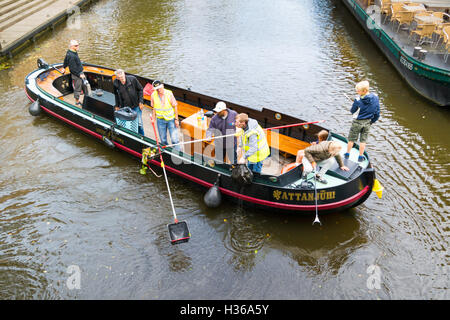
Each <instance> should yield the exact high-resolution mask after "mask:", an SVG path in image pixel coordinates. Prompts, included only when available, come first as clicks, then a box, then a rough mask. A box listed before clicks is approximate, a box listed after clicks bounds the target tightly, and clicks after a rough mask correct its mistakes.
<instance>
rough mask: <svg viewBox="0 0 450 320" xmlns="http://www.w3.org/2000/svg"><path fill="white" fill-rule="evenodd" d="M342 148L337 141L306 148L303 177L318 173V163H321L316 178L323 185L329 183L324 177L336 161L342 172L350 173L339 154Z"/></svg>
mask: <svg viewBox="0 0 450 320" xmlns="http://www.w3.org/2000/svg"><path fill="white" fill-rule="evenodd" d="M341 149H342V146H341V145H340V144H339V142H337V141H322V142H320V143H318V144H315V145H311V146H309V147H308V148H306V149H305V150H304V151H305V156H304V157H303V160H302V163H303V174H302V175H303V177H304V178H305V179H306V176H307V175H308V174H309V173H310V172H312V171H313V170H314V171H316V167H317V162H320V163H319V164H320V166H321V167H322V168H321V169H320V171H319V172H318V173H316V175H315V178H316V180H317V181H319V182H321V183H324V184H325V183H327V180H325V178H324V177H323V176H324V174H325V173H326V172H327V170H328V169H329V168H331V166H332V165H333V163H334V161H335V159H336V161H337V163H338V164H339V167H340V168H341V170H344V171H348V170H349V168H348V167H346V166H345V165H344V162H343V161H342V157H341V155H340V154H339V152H340V151H341Z"/></svg>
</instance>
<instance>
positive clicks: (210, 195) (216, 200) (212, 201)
mask: <svg viewBox="0 0 450 320" xmlns="http://www.w3.org/2000/svg"><path fill="white" fill-rule="evenodd" d="M219 179H220V174H219V175H218V176H217V180H216V182H215V183H214V185H213V186H212V187H211V188H209V190H208V192H206V194H205V196H204V197H203V201H204V202H205V204H206V206H207V207H209V208H217V207H218V206H220V204H221V203H222V194H221V193H220V189H219V187H218V184H219Z"/></svg>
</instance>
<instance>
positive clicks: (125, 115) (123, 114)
mask: <svg viewBox="0 0 450 320" xmlns="http://www.w3.org/2000/svg"><path fill="white" fill-rule="evenodd" d="M114 116H115V117H116V118H118V119H120V120H125V121H134V120H135V119H136V117H137V112H136V111H134V110H133V109H131V108H130V107H125V108H122V109H119V110H116V111H114Z"/></svg>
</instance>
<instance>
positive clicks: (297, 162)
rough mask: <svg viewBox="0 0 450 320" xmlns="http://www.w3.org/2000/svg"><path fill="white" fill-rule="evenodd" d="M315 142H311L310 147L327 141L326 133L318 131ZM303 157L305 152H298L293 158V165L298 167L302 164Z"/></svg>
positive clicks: (325, 131)
mask: <svg viewBox="0 0 450 320" xmlns="http://www.w3.org/2000/svg"><path fill="white" fill-rule="evenodd" d="M317 139H318V140H317V141H314V142H311V145H314V144H317V143H321V142H322V141H326V140H327V139H328V131H327V130H320V131H319V133H318V134H317ZM304 156H305V150H304V149H302V150H298V152H297V157H296V158H295V165H297V166H298V165H300V164H301V163H302V160H303V157H304Z"/></svg>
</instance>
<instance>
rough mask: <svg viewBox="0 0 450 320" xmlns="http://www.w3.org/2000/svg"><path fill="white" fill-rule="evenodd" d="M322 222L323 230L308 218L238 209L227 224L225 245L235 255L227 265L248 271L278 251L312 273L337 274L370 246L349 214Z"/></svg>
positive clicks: (329, 217)
mask: <svg viewBox="0 0 450 320" xmlns="http://www.w3.org/2000/svg"><path fill="white" fill-rule="evenodd" d="M321 220H322V222H323V226H322V227H318V226H316V227H311V223H312V217H309V216H308V217H298V216H295V215H287V216H284V217H277V216H275V217H274V216H273V215H270V214H268V213H262V212H254V210H251V209H245V210H244V209H243V208H242V207H239V208H237V209H235V210H234V211H233V212H232V214H231V216H230V218H229V220H228V221H227V232H226V236H225V238H224V245H225V247H226V248H227V249H228V250H230V252H232V253H233V255H232V257H231V258H230V259H229V261H228V262H229V264H230V265H232V266H233V268H234V269H235V270H236V271H241V272H242V271H245V272H249V271H252V269H253V267H254V266H255V263H256V261H257V259H258V258H260V256H261V254H262V252H264V251H267V250H270V249H275V250H281V251H283V252H285V254H286V255H288V256H289V257H290V258H291V259H293V260H294V261H296V262H297V264H298V265H299V266H301V267H302V268H304V270H306V271H308V272H310V273H312V274H315V275H323V274H330V275H336V274H337V273H338V272H339V270H340V269H341V268H342V266H343V265H344V264H345V263H346V262H347V260H348V258H349V257H350V256H351V255H352V253H353V252H354V251H355V250H357V249H358V248H360V247H362V246H364V245H365V244H366V243H367V235H365V232H364V231H363V230H361V226H360V224H359V222H358V221H357V219H356V217H355V216H354V215H353V214H352V213H350V212H349V213H343V214H341V215H327V216H322V217H321ZM217 223H218V222H217V221H215V223H212V225H214V224H217ZM263 249H264V250H263Z"/></svg>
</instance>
